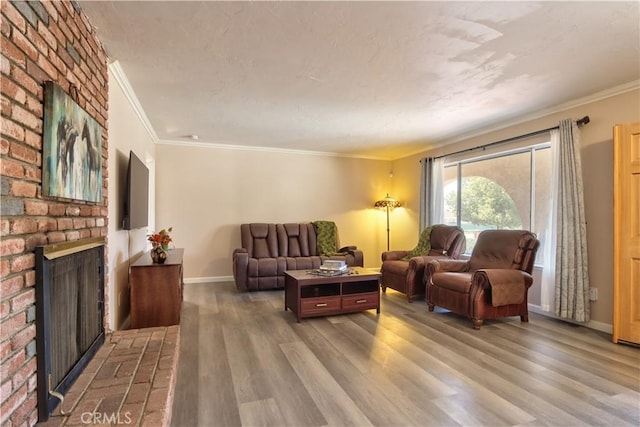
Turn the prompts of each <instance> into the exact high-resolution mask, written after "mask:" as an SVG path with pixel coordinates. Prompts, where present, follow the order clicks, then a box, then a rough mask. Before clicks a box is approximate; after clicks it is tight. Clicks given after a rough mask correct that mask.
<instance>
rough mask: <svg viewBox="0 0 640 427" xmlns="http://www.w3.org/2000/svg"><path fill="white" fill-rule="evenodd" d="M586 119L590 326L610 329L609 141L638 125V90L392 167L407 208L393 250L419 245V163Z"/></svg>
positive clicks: (583, 134)
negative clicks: (615, 131) (615, 132)
mask: <svg viewBox="0 0 640 427" xmlns="http://www.w3.org/2000/svg"><path fill="white" fill-rule="evenodd" d="M585 115H588V116H589V117H590V118H591V123H589V124H588V125H586V126H584V127H583V128H582V132H581V145H582V168H583V177H584V190H585V195H584V197H585V210H586V217H587V233H588V246H589V279H590V282H591V287H596V288H598V292H599V299H598V301H594V302H592V305H591V317H592V320H593V321H594V322H600V323H603V324H606V325H611V323H612V304H613V291H612V280H613V237H612V235H613V138H612V128H613V126H614V125H615V124H617V123H628V122H637V121H639V120H640V90H633V91H630V92H626V93H623V94H620V95H616V96H612V97H609V98H606V99H602V100H599V101H595V102H591V103H588V104H585V105H582V106H580V107H576V108H571V109H567V110H565V111H562V112H559V113H555V114H550V115H547V116H545V117H542V118H539V119H536V120H531V121H527V122H524V123H521V124H518V125H514V126H510V127H508V128H505V129H502V130H500V131H496V132H490V133H486V134H484V135H481V136H476V137H472V138H469V139H466V140H464V141H461V142H460V143H457V144H455V145H452V146H449V147H447V148H446V149H444V148H438V149H432V150H427V151H425V152H424V153H420V154H418V155H415V156H411V157H406V158H403V159H399V160H396V161H394V162H393V164H392V167H393V170H394V178H393V181H394V182H393V187H392V191H393V192H394V193H395V194H396V195H397V196H398V197H399V198H400V199H401V200H403V202H404V204H405V212H403V213H401V214H400V213H396V212H394V218H393V220H394V224H395V225H394V226H393V227H394V228H395V230H396V231H395V232H394V236H395V239H396V242H397V246H398V247H399V248H400V247H407V248H411V247H413V246H414V245H415V244H416V242H417V234H418V211H419V207H418V204H419V194H418V185H417V183H418V182H419V179H420V165H419V163H418V161H419V159H420V158H422V157H424V156H426V155H440V154H446V153H449V152H453V151H457V150H460V149H464V148H469V147H475V146H478V145H482V144H487V143H490V142H493V141H498V140H501V139H504V138H509V137H514V136H518V135H522V134H525V133H528V132H533V131H536V130H539V129H546V128H548V127H552V126H556V125H557V124H558V122H559V121H560V120H562V119H566V118H574V119H578V118H581V117H583V116H585Z"/></svg>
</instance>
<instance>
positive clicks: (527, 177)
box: [443, 143, 552, 260]
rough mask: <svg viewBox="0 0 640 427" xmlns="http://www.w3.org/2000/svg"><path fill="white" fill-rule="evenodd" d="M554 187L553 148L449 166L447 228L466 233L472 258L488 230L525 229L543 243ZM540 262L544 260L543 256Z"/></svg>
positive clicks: (446, 175) (540, 146) (534, 148)
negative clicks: (552, 187) (450, 226)
mask: <svg viewBox="0 0 640 427" xmlns="http://www.w3.org/2000/svg"><path fill="white" fill-rule="evenodd" d="M550 186H551V149H550V145H549V143H545V144H538V145H535V146H530V147H525V148H519V149H516V150H511V151H506V152H502V153H497V154H493V155H489V156H483V157H477V158H473V159H468V160H462V161H457V162H451V163H447V164H445V168H444V202H443V203H444V213H445V218H444V222H445V223H447V224H451V225H458V226H460V227H462V229H463V230H464V233H465V236H466V238H467V245H466V252H465V253H467V254H470V253H471V251H472V250H473V247H474V245H475V242H476V239H477V237H478V234H479V233H480V232H481V231H482V230H487V229H526V230H531V231H533V232H534V233H536V234H537V235H538V237H539V238H540V239H541V240H542V239H543V238H544V233H545V231H546V229H547V227H548V224H547V223H548V219H549V216H550V213H551V207H552V206H551V187H550ZM541 249H542V248H541ZM537 259H539V260H542V259H543V254H541V253H540V251H539V252H538V257H537Z"/></svg>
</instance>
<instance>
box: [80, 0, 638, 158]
mask: <svg viewBox="0 0 640 427" xmlns="http://www.w3.org/2000/svg"><path fill="white" fill-rule="evenodd" d="M79 4H80V5H81V7H82V8H83V9H84V10H85V12H86V14H87V16H88V17H89V20H90V21H91V23H92V24H93V25H94V26H95V27H96V31H97V33H98V35H99V37H100V38H101V40H102V42H103V44H104V46H105V48H106V50H107V53H108V54H109V57H110V60H112V61H116V60H117V61H118V62H119V64H120V66H121V68H122V70H123V71H124V74H125V75H126V78H127V80H128V81H129V83H130V85H131V88H132V89H133V91H134V93H135V95H136V97H137V98H138V100H139V102H140V104H141V106H142V108H143V110H144V112H145V113H146V116H147V117H148V120H149V122H150V124H151V126H152V127H153V129H154V130H155V133H156V134H157V137H158V138H159V140H161V141H191V140H190V139H189V138H188V136H189V135H192V134H195V135H198V136H199V140H198V142H200V143H214V144H229V145H232V146H250V147H268V148H279V149H287V150H305V151H317V152H331V153H340V154H345V155H360V156H370V157H378V158H387V159H393V158H398V157H401V156H404V155H407V154H410V153H414V152H416V151H419V150H424V149H426V148H428V147H429V146H430V145H433V144H440V143H442V142H443V141H446V140H451V139H452V138H455V137H456V136H459V135H461V134H465V133H469V132H474V131H478V130H481V129H484V128H489V127H495V126H498V125H500V124H501V123H505V122H508V121H509V120H514V119H515V118H518V117H523V116H526V115H529V114H533V113H535V112H537V111H541V110H545V109H550V108H552V107H554V106H557V105H559V104H563V103H567V102H571V101H573V100H576V99H579V98H583V97H586V96H588V95H591V94H594V93H596V92H600V91H604V90H607V89H610V88H613V87H616V86H620V85H624V84H629V83H632V82H634V81H638V79H639V78H640V49H639V45H640V31H639V27H640V24H639V22H640V3H639V2H637V1H632V2H495V3H492V2H211V1H204V2H188V1H173V2H149V1H136V2H122V1H113V2H102V1H80V2H79ZM112 84H113V83H112Z"/></svg>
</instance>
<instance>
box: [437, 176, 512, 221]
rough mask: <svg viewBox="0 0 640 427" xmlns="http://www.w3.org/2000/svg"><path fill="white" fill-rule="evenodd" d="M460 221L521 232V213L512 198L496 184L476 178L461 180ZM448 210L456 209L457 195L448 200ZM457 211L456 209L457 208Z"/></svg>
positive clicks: (446, 203) (447, 196)
mask: <svg viewBox="0 0 640 427" xmlns="http://www.w3.org/2000/svg"><path fill="white" fill-rule="evenodd" d="M461 203H462V205H461V207H460V215H461V220H462V221H463V222H469V223H472V224H476V225H484V226H489V227H491V228H497V229H501V228H520V227H522V222H521V221H520V216H519V214H518V209H517V208H516V205H515V203H514V201H513V199H512V198H511V197H510V196H509V194H508V193H507V192H506V191H505V190H504V188H502V187H501V186H500V185H498V184H496V183H495V182H494V181H492V180H490V179H487V178H484V177H480V176H473V177H469V178H463V179H462V201H461ZM445 206H446V207H447V209H451V208H450V207H451V206H453V207H455V206H456V193H455V192H451V193H449V194H447V195H446V197H445ZM454 209H455V208H454Z"/></svg>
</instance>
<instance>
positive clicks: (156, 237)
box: [147, 227, 173, 251]
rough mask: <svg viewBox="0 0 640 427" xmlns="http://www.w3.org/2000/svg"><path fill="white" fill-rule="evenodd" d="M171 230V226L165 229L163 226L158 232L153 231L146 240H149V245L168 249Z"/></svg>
mask: <svg viewBox="0 0 640 427" xmlns="http://www.w3.org/2000/svg"><path fill="white" fill-rule="evenodd" d="M171 231H173V227H169V228H167V229H166V230H165V229H164V228H163V229H162V230H160V231H159V232H158V233H153V234H151V235H149V237H147V240H148V241H150V242H151V245H152V246H153V247H154V248H156V247H161V248H162V249H163V250H165V251H166V250H167V249H169V242H171V240H172V239H171V236H170V235H169V233H170V232H171Z"/></svg>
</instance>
